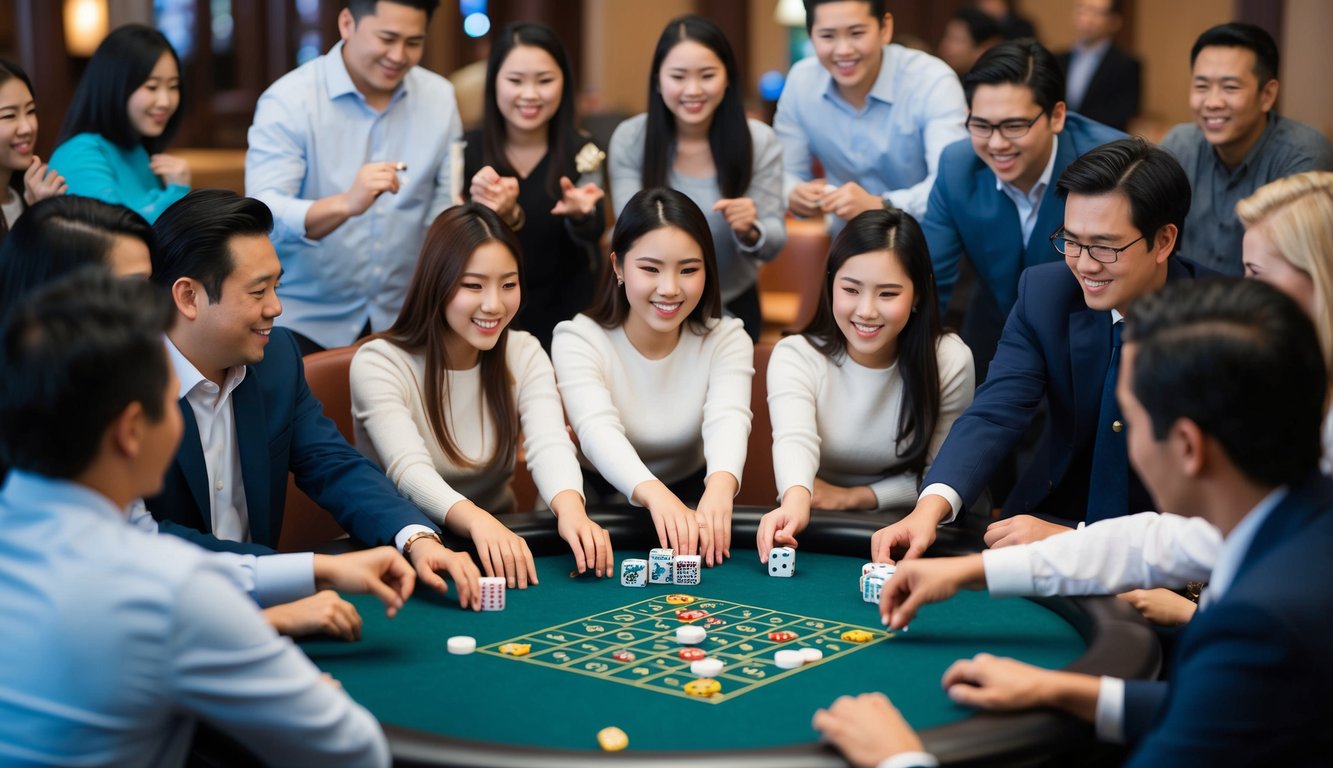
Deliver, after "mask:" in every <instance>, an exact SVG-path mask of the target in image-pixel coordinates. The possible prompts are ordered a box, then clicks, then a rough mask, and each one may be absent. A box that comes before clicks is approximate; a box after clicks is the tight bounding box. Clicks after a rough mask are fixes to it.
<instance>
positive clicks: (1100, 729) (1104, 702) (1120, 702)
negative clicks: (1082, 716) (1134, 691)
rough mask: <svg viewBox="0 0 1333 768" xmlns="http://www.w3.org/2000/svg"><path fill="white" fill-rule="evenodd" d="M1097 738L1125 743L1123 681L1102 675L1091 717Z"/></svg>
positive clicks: (1115, 742) (1114, 742)
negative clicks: (1093, 712) (1094, 712)
mask: <svg viewBox="0 0 1333 768" xmlns="http://www.w3.org/2000/svg"><path fill="white" fill-rule="evenodd" d="M1092 722H1093V725H1094V726H1096V730H1097V738H1099V739H1101V740H1102V741H1108V742H1111V743H1112V744H1124V743H1125V681H1124V680H1121V679H1120V678H1118V677H1103V678H1102V684H1101V687H1100V688H1099V689H1098V690H1097V714H1096V716H1095V717H1094V718H1093V721H1092Z"/></svg>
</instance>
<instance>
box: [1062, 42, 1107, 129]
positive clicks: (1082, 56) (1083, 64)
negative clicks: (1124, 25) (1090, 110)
mask: <svg viewBox="0 0 1333 768" xmlns="http://www.w3.org/2000/svg"><path fill="white" fill-rule="evenodd" d="M1109 50H1111V40H1110V38H1107V39H1105V40H1103V41H1101V42H1100V43H1097V44H1096V45H1091V46H1087V45H1084V44H1083V43H1081V42H1078V43H1074V47H1073V48H1072V49H1070V51H1069V73H1068V74H1067V75H1066V76H1065V97H1066V102H1065V103H1066V104H1067V105H1068V106H1069V108H1070V109H1072V110H1074V111H1076V112H1077V111H1078V110H1079V109H1080V108H1081V107H1082V106H1083V97H1084V96H1086V95H1087V93H1088V84H1089V83H1091V82H1092V76H1093V75H1095V74H1097V67H1099V66H1101V63H1102V59H1104V58H1106V52H1107V51H1109Z"/></svg>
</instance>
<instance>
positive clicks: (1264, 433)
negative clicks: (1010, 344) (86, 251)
mask: <svg viewBox="0 0 1333 768" xmlns="http://www.w3.org/2000/svg"><path fill="white" fill-rule="evenodd" d="M1127 325H1128V327H1127V328H1126V331H1125V346H1124V360H1123V363H1122V365H1121V371H1120V377H1119V392H1118V394H1119V399H1120V403H1121V405H1122V407H1123V410H1124V415H1125V416H1126V418H1127V421H1128V424H1129V427H1130V429H1129V453H1130V459H1131V461H1132V462H1133V464H1134V466H1135V467H1136V468H1137V469H1138V470H1139V472H1140V473H1142V476H1143V479H1144V482H1145V483H1146V484H1147V486H1148V488H1149V489H1150V490H1151V491H1152V492H1153V495H1154V497H1156V498H1157V500H1158V501H1159V502H1160V504H1161V507H1162V510H1163V511H1166V512H1172V513H1176V514H1182V515H1187V516H1192V517H1200V518H1203V519H1204V520H1206V521H1207V522H1208V523H1210V524H1211V525H1213V526H1214V527H1216V528H1217V530H1219V531H1220V532H1221V533H1222V535H1223V537H1224V539H1223V545H1222V548H1221V550H1220V552H1219V553H1218V558H1217V561H1216V563H1215V565H1214V567H1213V571H1212V577H1211V580H1210V585H1209V587H1208V589H1207V590H1206V591H1205V592H1204V597H1203V598H1202V599H1201V600H1200V604H1199V611H1198V613H1197V614H1196V615H1195V617H1194V618H1193V620H1191V621H1190V623H1189V624H1188V625H1187V626H1186V628H1185V629H1184V631H1183V632H1182V634H1181V636H1180V638H1179V640H1178V642H1177V643H1176V651H1175V659H1174V663H1173V670H1174V671H1173V673H1172V676H1171V680H1170V682H1169V683H1168V682H1162V681H1121V680H1117V679H1114V678H1098V677H1094V676H1090V675H1082V674H1078V673H1071V672H1064V671H1056V670H1047V669H1041V668H1038V667H1033V666H1030V665H1027V664H1023V663H1021V662H1017V661H1014V660H1012V659H1001V658H996V657H993V656H989V655H986V654H981V655H978V656H977V657H975V658H973V659H968V660H963V661H959V662H957V663H955V664H954V665H953V666H952V667H950V669H949V670H948V671H947V672H946V673H945V674H944V680H943V684H944V686H945V688H946V689H947V690H948V692H949V697H950V698H951V699H952V700H954V701H956V702H959V703H961V704H967V705H971V706H975V707H979V708H983V709H995V710H1016V709H1028V708H1034V707H1050V708H1056V709H1063V710H1066V711H1068V712H1070V713H1072V714H1074V715H1076V716H1079V717H1081V718H1083V719H1085V720H1089V721H1092V722H1094V723H1095V724H1096V728H1097V732H1098V735H1099V736H1101V737H1103V738H1106V739H1111V740H1127V741H1129V742H1130V743H1131V744H1134V745H1135V751H1134V752H1133V754H1132V755H1131V756H1130V759H1129V761H1128V765H1130V766H1136V767H1137V766H1164V765H1209V766H1231V765H1236V766H1240V765H1282V766H1307V765H1309V766H1314V765H1327V764H1328V756H1329V754H1330V753H1331V752H1333V733H1331V732H1330V731H1329V729H1328V727H1327V723H1328V721H1329V719H1330V717H1333V701H1331V700H1330V698H1329V697H1328V695H1327V692H1328V690H1329V687H1330V685H1333V656H1330V655H1329V653H1328V647H1329V643H1330V641H1333V626H1331V625H1330V622H1329V618H1328V606H1329V605H1330V603H1331V602H1333V559H1331V558H1329V556H1328V553H1329V552H1330V551H1333V484H1330V481H1329V480H1328V479H1327V478H1325V477H1323V476H1321V475H1320V474H1319V469H1318V464H1319V457H1320V447H1321V446H1320V427H1321V424H1322V421H1323V408H1324V399H1325V397H1326V395H1327V391H1328V389H1327V382H1328V379H1327V373H1326V371H1325V369H1324V363H1323V355H1322V353H1321V351H1320V346H1319V341H1318V338H1317V335H1316V333H1315V330H1314V328H1313V326H1312V325H1311V323H1310V320H1309V318H1308V317H1307V316H1306V315H1305V313H1304V312H1303V311H1302V310H1301V308H1300V307H1299V306H1297V304H1296V303H1295V302H1294V301H1292V300H1291V299H1290V298H1288V297H1286V296H1284V295H1282V294H1281V293H1279V292H1278V291H1277V290H1276V289H1274V288H1272V287H1270V286H1268V285H1265V284H1262V283H1260V282H1259V281H1255V280H1248V281H1242V280H1235V279H1219V280H1208V281H1198V282H1185V281H1182V282H1178V283H1175V284H1172V285H1169V286H1167V287H1166V288H1164V289H1163V290H1162V291H1160V292H1159V293H1157V294H1155V295H1152V296H1149V297H1147V298H1145V299H1143V300H1141V301H1139V302H1138V303H1136V304H1135V305H1134V307H1133V312H1132V314H1131V315H1130V316H1129V319H1128V320H1127ZM1200 393H1206V396H1201V394H1200ZM1076 535H1077V534H1071V536H1076ZM1057 541H1058V540H1051V541H1050V542H1048V543H1046V544H1045V546H1049V545H1054V544H1056V543H1057ZM1122 544H1123V546H1125V547H1142V546H1143V542H1142V541H1138V540H1132V541H1131V540H1124V541H1123V542H1122ZM998 554H1000V553H997V552H986V553H984V554H981V555H969V556H966V557H960V558H933V559H928V560H918V561H913V562H908V563H902V564H900V565H899V567H898V572H897V573H896V574H895V575H894V577H893V580H892V585H893V588H892V589H890V585H888V584H886V585H885V590H884V599H883V601H882V604H881V608H882V610H884V611H885V612H886V613H888V614H889V616H890V621H889V622H888V623H889V624H890V625H891V626H894V627H902V626H904V625H905V624H906V623H907V622H909V621H911V620H912V618H913V617H914V616H915V613H916V610H917V609H918V608H919V607H920V606H921V605H922V604H925V603H930V602H936V601H939V600H942V599H946V598H947V597H948V596H950V595H952V594H954V593H955V592H956V591H957V590H958V589H959V588H960V587H973V588H980V587H984V586H986V585H987V584H988V583H989V582H990V580H991V578H992V567H993V565H995V563H994V562H991V561H990V559H992V558H993V556H995V555H998ZM996 578H997V579H1000V580H1003V578H1002V577H1000V576H998V575H997V576H996ZM1142 586H1155V585H1153V584H1143V585H1142ZM815 726H816V727H817V728H819V729H821V730H823V731H825V733H826V735H828V736H830V737H831V738H832V740H833V742H834V743H835V745H837V746H838V747H840V748H842V749H844V750H845V751H848V750H854V751H855V754H856V755H857V757H856V758H854V762H856V764H858V765H861V764H866V765H875V764H878V763H879V762H880V761H882V760H884V759H885V758H887V757H889V756H891V755H895V754H902V755H903V757H902V758H901V759H900V761H899V763H898V764H900V765H912V764H924V761H919V762H915V763H914V762H913V761H912V759H911V757H912V756H911V753H920V752H921V751H922V746H921V742H920V741H919V740H918V739H916V738H915V735H914V734H912V732H911V730H910V728H908V727H907V725H906V724H905V723H904V722H903V721H902V718H901V716H898V715H897V713H896V711H894V710H893V709H892V707H891V706H890V705H889V704H888V701H887V699H884V698H883V696H881V695H871V696H866V697H862V698H860V699H850V698H844V699H841V700H839V701H838V702H837V703H835V704H834V706H833V707H831V708H830V711H828V712H821V713H819V714H816V716H815ZM904 753H906V754H904ZM848 756H849V757H851V756H852V752H851V751H848Z"/></svg>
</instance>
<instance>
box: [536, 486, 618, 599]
mask: <svg viewBox="0 0 1333 768" xmlns="http://www.w3.org/2000/svg"><path fill="white" fill-rule="evenodd" d="M551 508H552V509H553V510H555V513H556V531H557V532H558V533H559V534H560V538H562V539H564V540H565V543H567V544H569V548H570V550H572V551H573V552H574V563H575V564H576V566H577V567H578V572H579V573H583V572H584V571H587V570H588V569H589V568H592V569H593V570H594V571H595V572H596V573H597V577H598V578H602V577H609V576H612V575H613V574H614V573H615V569H616V555H615V553H614V552H612V551H611V534H610V533H607V530H606V529H605V528H603V527H602V526H600V525H598V524H597V523H594V522H593V521H592V518H590V517H588V511H587V509H586V508H585V507H584V506H583V498H582V497H581V496H579V494H578V493H575V492H574V491H561V492H560V493H559V494H557V495H556V497H555V498H554V499H552V500H551Z"/></svg>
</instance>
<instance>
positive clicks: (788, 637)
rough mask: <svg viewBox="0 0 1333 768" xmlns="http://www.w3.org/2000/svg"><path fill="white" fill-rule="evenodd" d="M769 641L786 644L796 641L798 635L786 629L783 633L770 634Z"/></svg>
mask: <svg viewBox="0 0 1333 768" xmlns="http://www.w3.org/2000/svg"><path fill="white" fill-rule="evenodd" d="M768 639H769V640H772V641H774V642H777V643H786V642H790V641H792V640H795V639H796V633H795V632H792V631H789V630H786V629H784V630H782V631H781V632H769V633H768Z"/></svg>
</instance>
